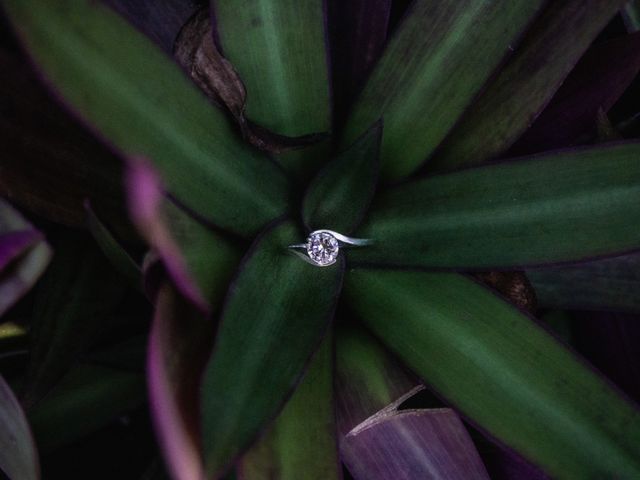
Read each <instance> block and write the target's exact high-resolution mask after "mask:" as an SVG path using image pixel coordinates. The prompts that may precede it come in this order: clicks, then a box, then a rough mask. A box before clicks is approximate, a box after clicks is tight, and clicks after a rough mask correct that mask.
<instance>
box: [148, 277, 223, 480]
mask: <svg viewBox="0 0 640 480" xmlns="http://www.w3.org/2000/svg"><path fill="white" fill-rule="evenodd" d="M211 330H212V329H211V327H210V325H209V324H208V322H206V321H204V318H203V317H202V316H201V315H199V314H198V313H197V312H195V311H194V309H193V308H192V307H191V306H190V305H188V304H187V303H186V302H185V301H184V300H182V299H181V298H180V296H179V295H178V294H177V293H176V292H175V290H173V289H172V288H171V287H169V286H168V285H166V284H165V285H163V286H162V287H161V288H160V290H159V293H158V297H157V307H156V314H155V319H154V323H153V327H152V330H151V336H150V338H149V350H148V359H147V368H148V386H149V401H150V405H151V416H152V419H153V422H154V425H155V428H156V432H157V437H158V441H159V443H160V448H161V449H162V451H163V453H164V458H165V461H166V462H167V466H168V469H169V471H170V472H171V473H172V474H173V477H174V478H175V479H177V480H183V479H184V480H199V479H204V471H203V468H202V463H201V460H200V459H201V453H200V451H201V446H200V440H199V439H200V433H199V428H198V425H199V420H198V417H197V415H198V414H197V412H198V401H197V395H198V394H197V392H198V382H199V379H200V375H201V372H202V368H203V366H204V362H205V360H206V355H203V353H205V354H206V351H207V350H208V348H207V346H208V345H207V344H208V341H207V340H206V339H208V338H209V337H210V336H211V333H210V332H211Z"/></svg>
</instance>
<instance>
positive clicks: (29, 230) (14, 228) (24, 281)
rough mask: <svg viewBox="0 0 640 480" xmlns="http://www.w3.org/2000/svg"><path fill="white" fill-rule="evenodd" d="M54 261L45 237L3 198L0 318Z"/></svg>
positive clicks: (1, 216)
mask: <svg viewBox="0 0 640 480" xmlns="http://www.w3.org/2000/svg"><path fill="white" fill-rule="evenodd" d="M50 258H51V250H50V248H49V246H48V245H47V243H46V242H45V241H44V240H43V239H42V234H41V233H40V232H38V231H37V230H35V228H33V226H32V225H31V224H30V223H29V222H27V221H26V220H25V219H24V218H23V217H22V216H21V215H20V214H19V213H18V212H17V211H16V210H14V209H13V207H11V206H10V205H9V204H8V203H6V202H5V201H4V200H2V199H0V273H1V274H0V316H2V315H3V314H4V312H6V311H7V310H8V309H9V308H11V306H13V304H14V303H15V302H17V301H18V300H19V299H20V298H21V297H22V296H23V295H24V294H25V293H27V292H28V291H29V290H30V289H31V287H32V286H33V285H34V284H35V283H36V281H37V280H38V278H40V275H42V273H43V272H44V270H45V268H46V266H47V264H48V263H49V259H50Z"/></svg>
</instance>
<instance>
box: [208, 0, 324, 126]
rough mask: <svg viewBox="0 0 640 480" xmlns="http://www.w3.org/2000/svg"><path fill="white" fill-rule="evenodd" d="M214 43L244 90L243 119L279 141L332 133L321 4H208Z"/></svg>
mask: <svg viewBox="0 0 640 480" xmlns="http://www.w3.org/2000/svg"><path fill="white" fill-rule="evenodd" d="M211 7H212V9H213V10H214V17H215V22H216V27H217V32H216V33H217V37H218V40H219V43H220V47H221V49H222V51H223V53H224V56H225V57H226V58H227V59H228V60H230V61H231V63H232V64H233V66H234V67H235V69H236V70H237V71H238V73H239V74H240V77H241V78H242V81H243V82H244V84H245V87H246V89H247V103H246V116H247V117H248V118H249V119H250V120H252V121H254V122H256V123H258V124H259V125H260V126H262V127H265V128H268V129H269V130H271V131H273V132H275V133H278V134H280V135H287V136H290V137H299V136H302V135H308V134H312V133H318V132H327V131H329V130H330V129H331V99H330V96H329V73H328V67H327V54H326V52H325V48H326V46H325V31H324V24H325V15H324V5H323V1H322V0H211Z"/></svg>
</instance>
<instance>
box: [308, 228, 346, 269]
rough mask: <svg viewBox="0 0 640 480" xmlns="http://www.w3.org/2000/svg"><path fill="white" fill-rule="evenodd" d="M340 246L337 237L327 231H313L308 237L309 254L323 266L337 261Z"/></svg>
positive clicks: (315, 261) (314, 261)
mask: <svg viewBox="0 0 640 480" xmlns="http://www.w3.org/2000/svg"><path fill="white" fill-rule="evenodd" d="M339 252H340V246H339V245H338V240H337V239H336V237H334V236H333V235H331V234H330V233H327V232H312V233H311V235H309V238H307V254H308V255H309V258H310V259H311V260H312V261H313V263H315V264H316V265H319V266H321V267H326V266H328V265H332V264H334V263H336V260H337V259H338V253H339Z"/></svg>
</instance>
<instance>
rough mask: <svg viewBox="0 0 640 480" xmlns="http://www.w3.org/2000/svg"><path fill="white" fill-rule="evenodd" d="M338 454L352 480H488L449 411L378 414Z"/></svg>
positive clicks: (347, 437) (467, 438) (469, 442)
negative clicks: (428, 479) (422, 479)
mask: <svg viewBox="0 0 640 480" xmlns="http://www.w3.org/2000/svg"><path fill="white" fill-rule="evenodd" d="M340 453H341V454H342V458H343V461H344V462H345V464H346V465H347V468H348V469H349V471H350V473H351V475H353V477H354V478H355V479H356V480H388V479H394V480H415V479H417V478H437V479H442V480H454V479H460V480H474V479H483V480H485V479H487V480H488V478H489V477H488V476H487V472H486V470H485V467H484V465H483V464H482V461H481V460H480V457H479V455H478V452H477V451H476V449H475V447H474V445H473V442H472V441H471V438H470V437H469V434H468V433H467V431H466V430H465V428H464V426H463V425H462V422H461V421H460V419H459V418H458V416H457V415H456V413H455V412H454V411H453V410H451V409H448V408H443V409H433V410H406V411H400V412H398V411H395V410H391V411H385V412H381V414H379V415H375V416H373V417H371V418H370V419H369V420H367V421H366V422H364V423H362V424H361V425H359V426H358V427H356V428H355V429H354V430H353V431H351V433H349V434H348V435H347V436H346V437H345V438H344V440H343V441H342V443H341V445H340Z"/></svg>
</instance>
